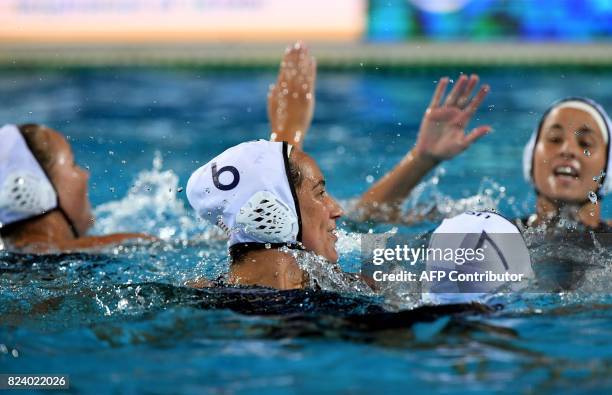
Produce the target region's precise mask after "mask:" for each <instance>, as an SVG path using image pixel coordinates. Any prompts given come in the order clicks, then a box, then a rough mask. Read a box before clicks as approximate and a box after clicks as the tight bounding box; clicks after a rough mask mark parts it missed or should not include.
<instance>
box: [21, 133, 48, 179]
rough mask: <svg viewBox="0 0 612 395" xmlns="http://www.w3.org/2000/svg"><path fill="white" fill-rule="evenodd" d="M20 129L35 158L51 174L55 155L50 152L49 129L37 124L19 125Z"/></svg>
mask: <svg viewBox="0 0 612 395" xmlns="http://www.w3.org/2000/svg"><path fill="white" fill-rule="evenodd" d="M18 128H19V131H20V132H21V135H22V136H23V139H24V140H25V142H26V144H27V145H28V148H29V149H30V151H31V152H32V155H34V158H36V160H37V161H38V163H39V164H40V166H41V167H42V168H43V169H44V170H45V172H47V173H49V170H50V169H51V166H52V164H53V153H52V152H51V150H49V140H48V136H47V134H46V133H45V132H46V131H47V128H46V127H44V126H42V125H39V124H35V123H28V124H24V125H19V126H18Z"/></svg>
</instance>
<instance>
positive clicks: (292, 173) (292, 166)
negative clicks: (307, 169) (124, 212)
mask: <svg viewBox="0 0 612 395" xmlns="http://www.w3.org/2000/svg"><path fill="white" fill-rule="evenodd" d="M303 181H304V176H303V175H302V170H301V169H300V166H299V165H298V164H297V163H296V162H295V161H294V160H293V159H291V157H289V182H290V183H291V184H293V187H294V188H295V189H298V188H300V187H301V186H302V182H303Z"/></svg>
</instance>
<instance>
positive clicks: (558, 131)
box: [533, 108, 607, 204]
mask: <svg viewBox="0 0 612 395" xmlns="http://www.w3.org/2000/svg"><path fill="white" fill-rule="evenodd" d="M604 133H605V131H604ZM606 155H607V147H606V143H605V142H604V138H603V135H602V131H601V130H600V129H599V127H598V126H597V122H596V121H595V120H594V119H593V118H592V117H591V115H589V114H588V113H587V112H585V111H582V110H579V109H574V108H562V109H555V110H552V111H551V112H550V114H548V116H547V117H546V119H545V121H544V123H543V124H542V129H541V130H540V136H539V138H538V143H537V144H536V146H535V151H534V158H533V178H534V182H535V185H536V188H537V190H538V191H539V192H540V194H542V195H543V196H545V197H547V198H549V199H551V200H556V201H561V202H565V203H578V204H581V203H584V202H585V201H586V200H588V194H589V192H591V191H593V192H597V190H598V189H599V184H598V183H597V181H594V180H593V177H596V176H600V173H601V172H602V171H604V170H605V169H604V166H605V164H606Z"/></svg>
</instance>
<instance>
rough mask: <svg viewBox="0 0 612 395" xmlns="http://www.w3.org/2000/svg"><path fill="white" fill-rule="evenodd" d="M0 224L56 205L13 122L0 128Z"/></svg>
mask: <svg viewBox="0 0 612 395" xmlns="http://www.w3.org/2000/svg"><path fill="white" fill-rule="evenodd" d="M0 140H2V142H3V145H2V147H1V148H0V227H2V226H4V225H8V224H11V223H14V222H18V221H22V220H26V219H29V218H32V217H34V216H37V215H40V214H44V213H46V212H48V211H50V210H53V209H54V208H56V207H57V201H58V200H57V194H56V192H55V189H54V188H53V185H52V184H51V182H50V181H49V179H48V178H47V176H46V174H45V172H44V171H43V169H42V168H41V167H40V164H39V163H38V161H37V160H36V158H35V157H34V155H32V152H31V151H30V149H29V148H28V146H27V144H26V142H25V140H24V138H23V136H22V135H21V132H20V131H19V129H18V128H17V127H16V126H15V125H5V126H4V127H2V128H1V129H0Z"/></svg>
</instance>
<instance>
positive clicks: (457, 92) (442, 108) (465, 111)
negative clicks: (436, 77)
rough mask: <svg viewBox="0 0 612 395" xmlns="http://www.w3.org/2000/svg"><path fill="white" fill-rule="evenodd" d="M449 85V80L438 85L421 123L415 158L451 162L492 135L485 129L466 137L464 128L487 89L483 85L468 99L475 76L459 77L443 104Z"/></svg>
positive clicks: (476, 130) (488, 128)
mask: <svg viewBox="0 0 612 395" xmlns="http://www.w3.org/2000/svg"><path fill="white" fill-rule="evenodd" d="M448 82H449V80H448V77H444V78H441V79H440V82H438V85H437V87H436V90H435V92H434V94H433V97H432V99H431V103H430V104H429V107H428V108H427V110H426V111H425V115H424V116H423V120H422V121H421V127H420V129H419V135H418V137H417V143H416V146H415V151H416V153H417V154H418V155H422V156H424V157H428V158H430V159H433V160H435V161H441V160H444V159H450V158H452V157H454V156H456V155H458V154H460V153H461V152H463V151H464V150H465V149H466V148H467V147H469V146H470V145H471V144H472V143H473V142H474V141H476V140H477V139H479V138H480V137H482V136H483V135H485V134H487V133H488V132H490V131H491V127H490V126H486V125H485V126H478V127H476V128H474V129H473V130H472V131H471V132H470V133H469V134H466V133H465V127H466V126H467V124H468V123H469V122H470V119H471V118H472V116H473V115H474V113H475V112H476V110H477V109H478V107H479V106H480V103H482V101H483V99H484V98H485V96H486V95H487V94H488V93H489V90H490V88H489V86H488V85H483V86H482V87H481V88H480V89H479V90H478V93H476V95H475V96H474V97H473V98H471V99H470V95H471V94H472V91H473V90H474V88H475V87H476V85H478V76H477V75H475V74H472V75H471V76H470V78H468V77H467V76H465V75H462V76H460V77H459V79H458V80H457V83H456V84H455V86H454V87H453V89H452V90H451V92H450V93H449V94H448V96H446V99H445V100H444V102H442V98H443V96H444V92H445V91H446V86H447V85H448Z"/></svg>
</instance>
